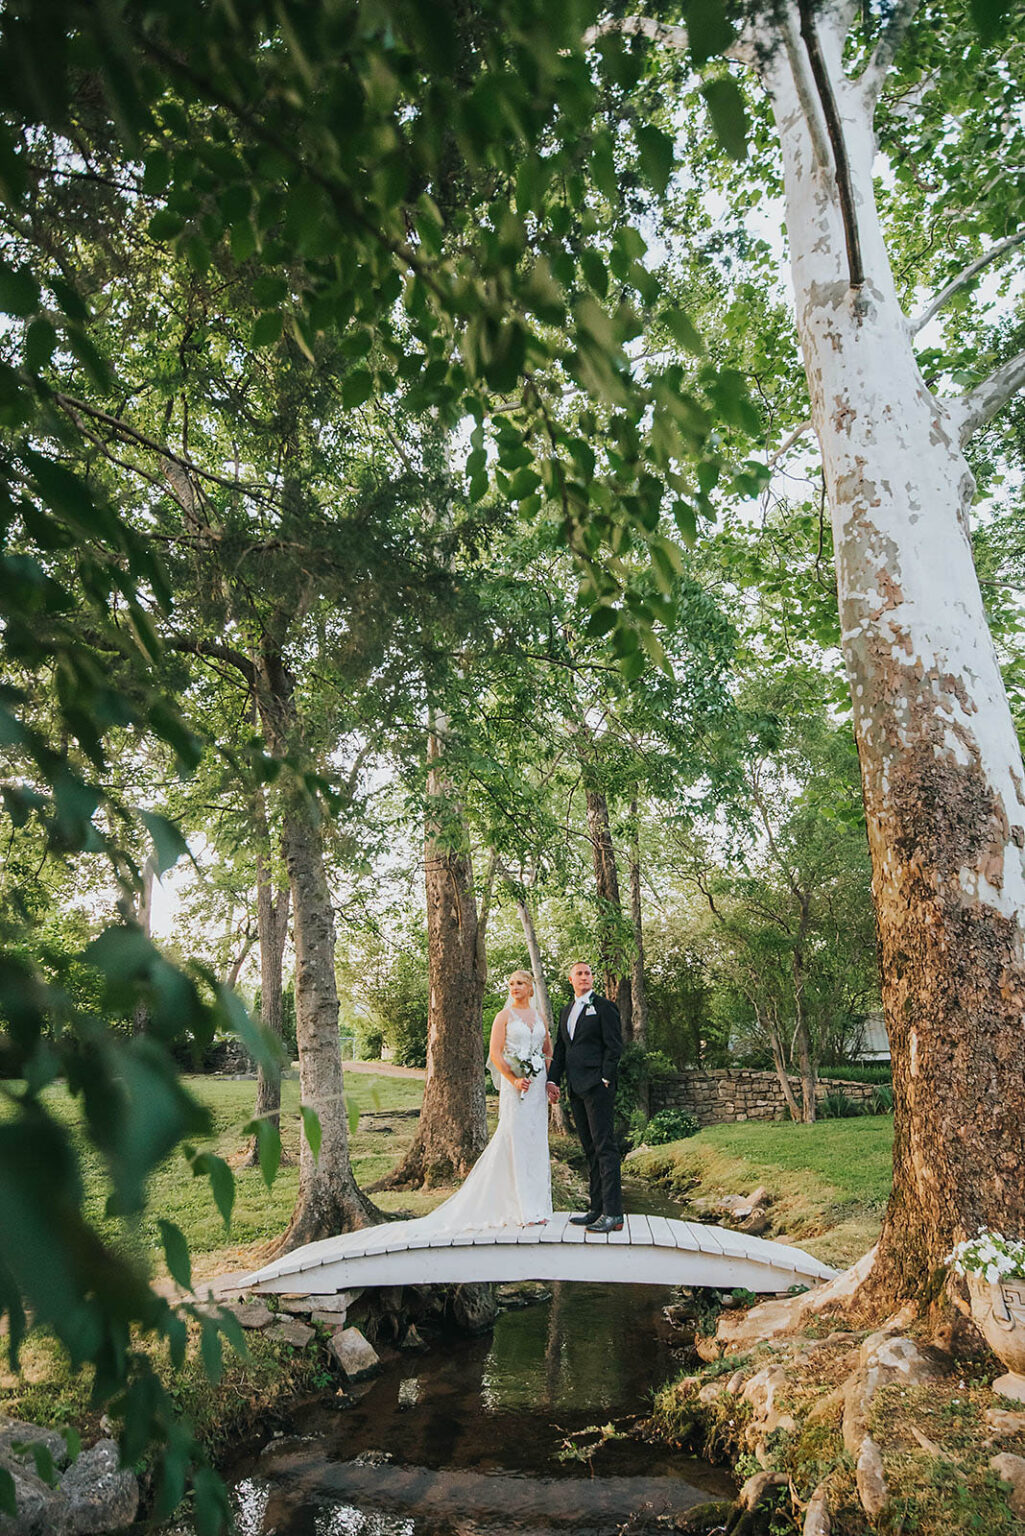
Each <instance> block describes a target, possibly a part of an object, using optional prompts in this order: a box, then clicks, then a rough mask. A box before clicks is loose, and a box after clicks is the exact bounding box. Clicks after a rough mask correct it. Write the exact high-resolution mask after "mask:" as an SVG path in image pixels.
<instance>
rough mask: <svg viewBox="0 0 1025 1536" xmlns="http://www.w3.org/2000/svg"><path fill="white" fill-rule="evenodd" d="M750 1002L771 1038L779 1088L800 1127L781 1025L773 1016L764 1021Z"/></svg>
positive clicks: (800, 1118) (799, 1111) (799, 1109)
mask: <svg viewBox="0 0 1025 1536" xmlns="http://www.w3.org/2000/svg"><path fill="white" fill-rule="evenodd" d="M749 1001H750V1002H751V1006H752V1008H753V1009H754V1012H755V1018H756V1019H757V1020H758V1023H759V1025H760V1026H761V1027H762V1028H764V1030H765V1032H766V1034H767V1035H768V1037H769V1046H770V1048H771V1050H772V1064H773V1066H774V1067H775V1069H776V1077H777V1078H778V1080H779V1086H780V1088H781V1089H782V1091H783V1097H784V1099H785V1100H786V1104H787V1109H788V1110H789V1111H790V1118H791V1120H792V1121H793V1122H794V1124H795V1125H798V1124H799V1123H800V1121H801V1120H802V1118H803V1117H802V1115H801V1107H800V1105H799V1104H798V1102H797V1098H796V1096H795V1094H794V1090H793V1086H792V1084H791V1082H790V1074H789V1072H788V1071H787V1064H786V1058H785V1056H784V1054H783V1039H782V1036H781V1035H780V1032H779V1023H778V1021H777V1020H776V1019H775V1018H773V1017H772V1015H771V1014H770V1015H769V1016H768V1017H767V1018H766V1019H765V1020H764V1021H763V1019H762V1015H761V1010H760V1009H759V1007H758V1005H757V1003H755V1002H754V1000H753V999H749Z"/></svg>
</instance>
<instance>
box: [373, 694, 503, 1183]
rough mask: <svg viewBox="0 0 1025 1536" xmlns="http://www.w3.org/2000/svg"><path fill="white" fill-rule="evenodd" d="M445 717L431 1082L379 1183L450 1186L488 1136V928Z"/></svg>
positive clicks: (427, 857) (438, 740)
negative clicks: (449, 766)
mask: <svg viewBox="0 0 1025 1536" xmlns="http://www.w3.org/2000/svg"><path fill="white" fill-rule="evenodd" d="M443 739H444V722H443V721H441V720H438V721H437V722H436V725H435V728H434V730H432V732H431V734H430V736H429V738H428V744H427V759H428V763H429V765H430V766H429V768H428V774H427V813H426V818H425V836H424V872H425V882H426V890H427V964H428V979H429V984H430V1001H429V1005H428V1018H427V1080H426V1082H425V1084H424V1097H423V1106H422V1108H421V1111H420V1125H419V1129H418V1130H417V1134H416V1138H415V1140H414V1142H413V1145H412V1146H411V1147H410V1149H409V1152H408V1154H407V1155H406V1157H405V1159H404V1160H403V1162H402V1163H400V1164H399V1166H398V1168H396V1169H395V1170H394V1171H393V1172H392V1173H390V1174H388V1175H387V1177H386V1178H384V1179H382V1180H381V1181H380V1182H379V1183H378V1184H377V1185H375V1188H377V1189H410V1188H418V1187H421V1186H424V1185H426V1186H428V1187H429V1186H430V1185H432V1184H451V1183H454V1182H456V1181H457V1180H459V1179H462V1178H464V1177H465V1176H466V1174H468V1173H469V1171H470V1169H471V1168H472V1167H473V1165H474V1163H475V1162H476V1161H477V1159H478V1157H479V1156H480V1154H481V1152H482V1151H483V1150H484V1144H485V1142H486V1141H487V1119H486V1103H485V1097H484V1036H483V1032H482V1027H481V1026H482V1018H483V1012H482V1010H483V1003H484V984H485V980H486V970H485V962H484V946H483V935H482V933H481V932H480V925H479V923H478V919H477V903H476V901H475V899H474V893H473V866H472V863H471V859H470V852H469V848H468V846H467V842H466V833H465V827H464V825H463V822H462V816H461V813H460V810H459V808H458V806H457V805H456V803H455V800H454V797H453V793H452V787H451V784H450V783H449V781H448V780H447V778H446V776H445V772H444V768H443V767H442V766H441V761H440V760H441V758H442V754H443Z"/></svg>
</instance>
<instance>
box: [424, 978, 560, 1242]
mask: <svg viewBox="0 0 1025 1536" xmlns="http://www.w3.org/2000/svg"><path fill="white" fill-rule="evenodd" d="M507 1018H508V1022H507V1024H506V1027H505V1050H504V1052H503V1054H504V1056H505V1060H506V1062H507V1063H508V1064H509V1065H510V1066H512V1062H513V1060H515V1059H518V1060H520V1061H525V1060H526V1058H527V1057H528V1056H530V1055H532V1054H534V1053H540V1051H541V1049H542V1047H543V1046H544V1043H545V1026H544V1023H543V1021H542V1020H541V1019H539V1018H538V1016H537V1013H536V1012H535V1010H534V1009H533V1008H531V1009H530V1011H529V1013H527V1015H526V1016H524V1015H523V1014H521V1013H518V1012H517V1011H516V1010H514V1009H512V1008H508V1014H507ZM513 1070H515V1068H513ZM545 1082H546V1078H545V1074H544V1073H543V1072H541V1073H539V1075H538V1076H537V1077H532V1078H531V1079H530V1086H529V1088H528V1089H527V1091H526V1093H525V1094H524V1095H523V1096H522V1098H521V1096H520V1094H519V1092H518V1090H517V1089H515V1088H514V1087H513V1085H512V1083H510V1082H509V1080H508V1079H507V1078H505V1077H499V1078H498V1084H499V1090H498V1091H499V1098H498V1129H497V1130H496V1131H495V1134H494V1135H493V1136H492V1138H491V1140H490V1141H489V1142H488V1144H487V1146H486V1147H485V1148H484V1151H483V1152H482V1153H481V1155H480V1157H479V1158H478V1159H477V1161H476V1162H475V1163H474V1165H473V1167H472V1168H471V1169H470V1172H469V1173H468V1174H467V1175H466V1178H465V1179H464V1180H463V1182H462V1184H461V1185H460V1187H459V1188H458V1189H457V1190H456V1192H455V1194H454V1195H452V1196H451V1197H450V1198H449V1199H448V1200H445V1201H443V1202H442V1204H441V1205H439V1206H436V1207H435V1209H434V1210H433V1211H431V1212H430V1213H429V1214H428V1215H427V1216H418V1217H416V1218H415V1219H414V1220H413V1221H410V1222H408V1223H407V1225H408V1226H410V1227H415V1228H416V1229H417V1232H465V1231H466V1230H467V1228H470V1227H472V1228H474V1229H475V1230H476V1229H477V1228H479V1227H523V1226H527V1225H528V1224H529V1223H531V1222H535V1221H547V1220H548V1218H549V1217H550V1216H551V1214H552V1170H551V1164H550V1163H549V1160H548V1095H547V1093H546V1092H545Z"/></svg>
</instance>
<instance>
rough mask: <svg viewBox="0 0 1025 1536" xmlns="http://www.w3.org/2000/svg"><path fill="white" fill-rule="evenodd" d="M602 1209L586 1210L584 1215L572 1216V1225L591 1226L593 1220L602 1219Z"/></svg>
mask: <svg viewBox="0 0 1025 1536" xmlns="http://www.w3.org/2000/svg"><path fill="white" fill-rule="evenodd" d="M601 1219H602V1215H601V1211H584V1213H583V1215H582V1216H571V1217H570V1219H569V1220H570V1226H573V1227H589V1226H590V1225H591V1223H592V1222H595V1221H601Z"/></svg>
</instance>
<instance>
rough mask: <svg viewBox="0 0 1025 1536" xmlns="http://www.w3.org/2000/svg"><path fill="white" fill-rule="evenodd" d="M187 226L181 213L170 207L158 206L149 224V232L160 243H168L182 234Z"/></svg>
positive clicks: (151, 237) (152, 238)
mask: <svg viewBox="0 0 1025 1536" xmlns="http://www.w3.org/2000/svg"><path fill="white" fill-rule="evenodd" d="M184 228H185V220H184V219H183V218H182V216H181V214H180V213H174V212H173V211H172V210H171V209H170V208H158V209H157V211H156V213H155V214H154V215H153V217H152V218H151V219H150V221H149V224H148V226H147V234H148V235H149V237H150V239H151V240H155V241H156V242H157V244H158V245H166V244H167V243H168V242H169V241H171V240H174V239H175V237H176V236H178V235H180V234H181V232H182V230H183V229H184Z"/></svg>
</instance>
